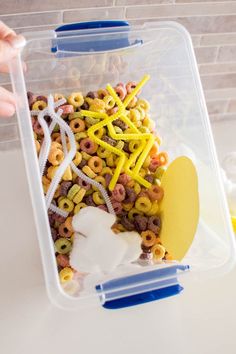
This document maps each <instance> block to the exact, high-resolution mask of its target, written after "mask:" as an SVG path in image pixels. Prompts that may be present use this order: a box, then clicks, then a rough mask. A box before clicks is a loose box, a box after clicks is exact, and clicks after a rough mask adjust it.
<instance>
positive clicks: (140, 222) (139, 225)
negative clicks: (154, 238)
mask: <svg viewBox="0 0 236 354" xmlns="http://www.w3.org/2000/svg"><path fill="white" fill-rule="evenodd" d="M147 223H148V218H147V217H146V216H142V215H135V217H134V226H135V228H136V230H137V231H138V232H142V231H145V230H147Z"/></svg>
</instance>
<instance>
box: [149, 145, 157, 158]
mask: <svg viewBox="0 0 236 354" xmlns="http://www.w3.org/2000/svg"><path fill="white" fill-rule="evenodd" d="M157 153H158V145H157V143H154V144H153V146H152V148H151V150H150V152H149V155H150V156H151V157H152V156H154V155H156V154H157Z"/></svg>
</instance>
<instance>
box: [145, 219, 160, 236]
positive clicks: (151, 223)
mask: <svg viewBox="0 0 236 354" xmlns="http://www.w3.org/2000/svg"><path fill="white" fill-rule="evenodd" d="M148 229H149V230H151V231H153V232H154V233H155V234H156V235H158V234H159V232H160V229H161V219H160V217H159V216H155V215H154V216H150V218H149V219H148Z"/></svg>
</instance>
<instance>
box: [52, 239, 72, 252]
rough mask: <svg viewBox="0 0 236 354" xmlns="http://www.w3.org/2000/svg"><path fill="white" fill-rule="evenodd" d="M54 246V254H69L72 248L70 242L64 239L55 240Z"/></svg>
mask: <svg viewBox="0 0 236 354" xmlns="http://www.w3.org/2000/svg"><path fill="white" fill-rule="evenodd" d="M54 245H55V249H56V252H58V253H60V254H66V253H69V252H70V251H71V248H72V246H71V242H70V241H69V240H67V239H66V238H59V239H57V240H56V242H55V244H54Z"/></svg>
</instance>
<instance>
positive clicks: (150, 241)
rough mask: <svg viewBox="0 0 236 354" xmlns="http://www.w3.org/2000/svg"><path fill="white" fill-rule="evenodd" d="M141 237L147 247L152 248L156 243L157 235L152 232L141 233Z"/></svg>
mask: <svg viewBox="0 0 236 354" xmlns="http://www.w3.org/2000/svg"><path fill="white" fill-rule="evenodd" d="M141 237H142V240H143V245H144V246H145V247H152V246H153V245H155V243H156V235H155V234H154V232H152V231H151V230H147V231H143V232H141Z"/></svg>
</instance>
